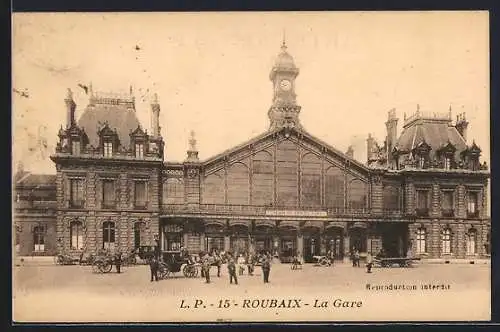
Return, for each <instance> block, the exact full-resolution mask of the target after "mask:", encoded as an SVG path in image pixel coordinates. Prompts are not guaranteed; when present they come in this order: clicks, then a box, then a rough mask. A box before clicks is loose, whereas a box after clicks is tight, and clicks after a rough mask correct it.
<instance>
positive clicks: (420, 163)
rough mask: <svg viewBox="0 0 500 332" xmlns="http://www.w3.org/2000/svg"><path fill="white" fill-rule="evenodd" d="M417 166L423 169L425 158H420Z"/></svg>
mask: <svg viewBox="0 0 500 332" xmlns="http://www.w3.org/2000/svg"><path fill="white" fill-rule="evenodd" d="M418 164H419V166H420V168H424V167H425V158H424V157H420V159H419V160H418Z"/></svg>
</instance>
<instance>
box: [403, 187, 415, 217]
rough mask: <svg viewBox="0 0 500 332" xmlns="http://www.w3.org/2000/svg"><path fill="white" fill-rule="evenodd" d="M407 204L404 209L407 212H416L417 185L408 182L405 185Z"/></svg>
mask: <svg viewBox="0 0 500 332" xmlns="http://www.w3.org/2000/svg"><path fill="white" fill-rule="evenodd" d="M404 188H405V189H404V195H405V198H406V199H405V206H404V210H405V212H406V213H407V214H414V213H415V186H414V185H413V183H411V182H408V183H405V185H404Z"/></svg>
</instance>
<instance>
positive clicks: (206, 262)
mask: <svg viewBox="0 0 500 332" xmlns="http://www.w3.org/2000/svg"><path fill="white" fill-rule="evenodd" d="M210 265H211V261H210V256H209V255H208V252H206V253H205V255H204V256H203V259H202V275H203V276H205V282H206V283H207V284H209V283H210Z"/></svg>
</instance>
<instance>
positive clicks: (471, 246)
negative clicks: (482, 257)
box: [466, 231, 476, 255]
mask: <svg viewBox="0 0 500 332" xmlns="http://www.w3.org/2000/svg"><path fill="white" fill-rule="evenodd" d="M466 254H467V255H475V254H476V232H474V231H469V232H468V233H467V235H466Z"/></svg>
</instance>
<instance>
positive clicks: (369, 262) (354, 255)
mask: <svg viewBox="0 0 500 332" xmlns="http://www.w3.org/2000/svg"><path fill="white" fill-rule="evenodd" d="M360 260H361V256H360V254H359V250H358V249H356V248H352V251H351V261H352V266H353V267H360V265H359V262H360ZM372 267H373V256H372V255H371V253H369V252H368V253H367V254H366V273H372Z"/></svg>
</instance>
